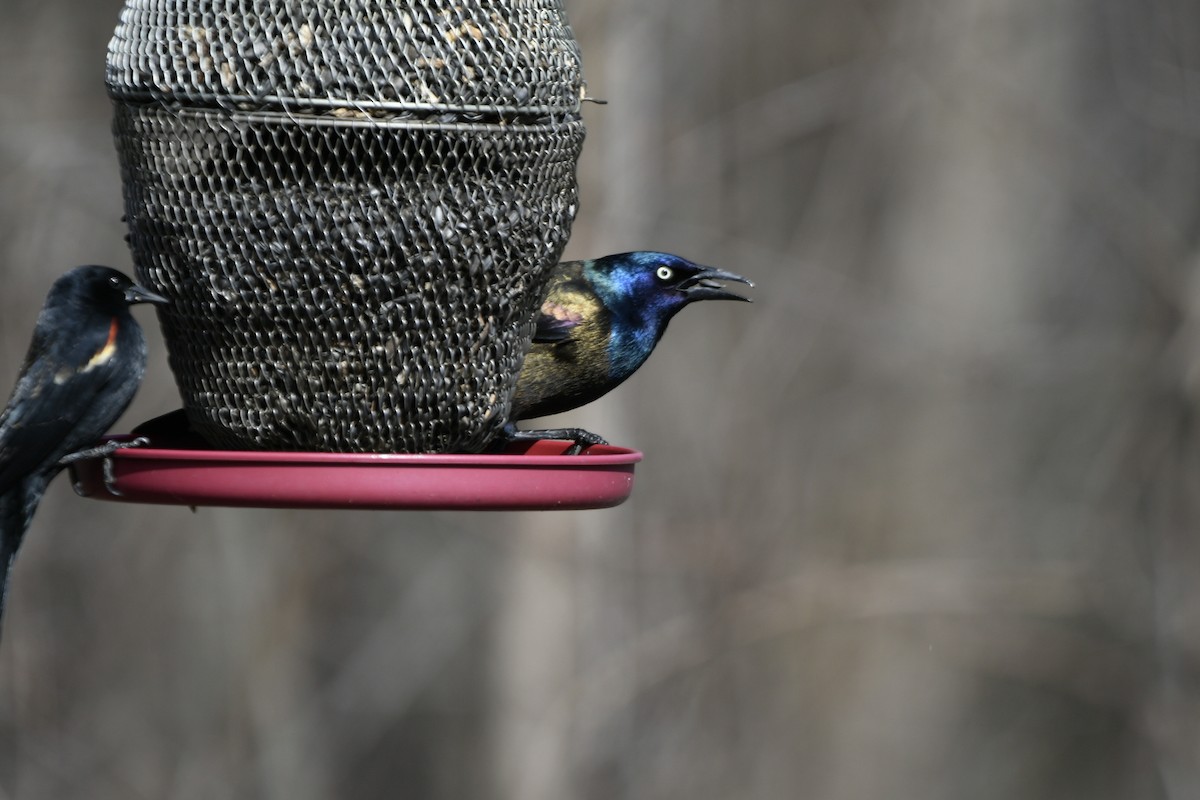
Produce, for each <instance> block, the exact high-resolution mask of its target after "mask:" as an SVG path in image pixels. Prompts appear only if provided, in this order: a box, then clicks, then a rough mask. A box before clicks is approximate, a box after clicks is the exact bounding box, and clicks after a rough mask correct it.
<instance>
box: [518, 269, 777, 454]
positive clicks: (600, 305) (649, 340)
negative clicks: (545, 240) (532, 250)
mask: <svg viewBox="0 0 1200 800" xmlns="http://www.w3.org/2000/svg"><path fill="white" fill-rule="evenodd" d="M718 281H737V282H739V283H744V284H746V285H748V286H753V285H754V284H753V283H751V282H750V281H749V280H747V279H746V278H743V277H742V276H741V275H735V274H734V273H732V272H725V271H724V270H719V269H712V268H711V267H704V266H700V265H698V264H693V263H692V262H690V261H688V260H687V259H684V258H680V257H679V256H673V255H669V254H667V253H655V252H648V251H638V252H634V253H621V254H618V255H611V256H605V257H604V258H598V259H595V260H590V261H569V262H566V263H563V264H559V265H558V267H557V268H555V271H554V273H553V274H552V275H551V278H550V282H549V284H548V286H547V289H546V295H545V299H544V300H543V303H542V308H541V312H540V314H539V315H538V319H537V328H536V331H535V333H534V336H533V346H532V348H531V349H530V351H529V354H528V355H527V356H526V357H525V364H524V366H523V367H522V368H521V373H520V375H519V376H518V378H517V389H516V394H515V395H514V397H513V405H512V414H511V416H510V422H509V423H508V425H507V426H506V427H505V429H504V434H503V439H504V440H505V441H512V440H514V439H523V440H529V439H568V440H572V441H574V442H575V443H576V445H577V446H578V447H582V446H584V445H588V444H598V443H603V441H604V440H603V439H601V438H600V437H599V436H597V435H595V434H594V433H589V432H588V431H585V430H582V429H579V428H555V429H549V430H537V431H534V430H530V431H521V430H517V427H516V420H523V419H530V418H533V417H542V416H546V415H547V414H557V413H560V412H562V411H569V410H570V409H573V408H578V407H579V406H581V405H584V404H585V403H590V402H592V401H593V400H595V399H597V398H598V397H600V396H602V395H604V394H605V393H607V392H608V391H610V390H612V389H614V388H616V387H617V386H618V385H620V384H621V382H622V381H624V380H625V379H626V378H628V377H629V376H630V375H632V374H633V373H634V372H635V371H636V370H637V368H638V367H640V366H641V365H642V364H643V363H644V362H645V361H646V359H647V358H648V357H649V356H650V353H651V352H652V351H653V350H654V347H655V345H657V344H658V340H659V339H660V338H662V335H663V332H664V331H665V330H666V329H667V323H668V322H670V321H671V318H672V317H673V316H675V314H677V313H678V312H679V311H680V309H682V308H683V307H684V306H686V305H688V304H690V303H695V302H697V301H700V300H742V301H746V302H749V300H748V298H745V297H742V296H741V295H739V294H734V293H733V292H730V291H728V290H726V289H725V288H724V287H723V286H722V285H721V284H720V283H718Z"/></svg>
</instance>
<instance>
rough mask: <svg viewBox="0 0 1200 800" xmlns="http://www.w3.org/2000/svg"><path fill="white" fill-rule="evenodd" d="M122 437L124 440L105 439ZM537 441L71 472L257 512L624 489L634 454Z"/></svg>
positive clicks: (453, 505)
mask: <svg viewBox="0 0 1200 800" xmlns="http://www.w3.org/2000/svg"><path fill="white" fill-rule="evenodd" d="M111 438H116V439H124V438H128V437H111ZM569 447H570V443H569V442H560V441H552V440H542V441H537V442H532V443H528V444H527V445H522V446H521V447H520V448H519V450H510V451H509V452H506V453H502V454H496V455H491V454H484V455H445V454H421V455H405V454H360V453H345V454H343V453H293V452H256V451H232V450H206V449H193V448H189V447H164V446H161V443H159V442H155V441H152V443H151V445H150V446H147V447H138V448H129V449H125V450H118V451H117V452H116V453H114V454H113V455H112V457H111V459H112V468H113V470H112V471H113V476H114V480H113V482H112V487H113V489H115V490H116V491H117V492H119V494H113V493H112V492H110V491H109V489H108V487H106V485H105V481H104V471H103V460H102V459H93V460H89V461H81V462H78V463H77V464H76V465H75V479H76V484H77V486H78V488H79V491H80V494H82V495H83V496H85V497H91V498H94V499H97V500H116V501H122V502H129V503H160V504H167V505H187V506H236V507H258V508H362V509H425V510H430V509H445V510H450V509H475V510H511V511H518V510H549V509H587V508H607V507H610V506H615V505H619V504H620V503H622V502H624V501H625V500H626V499H627V498H628V497H629V495H630V493H631V492H632V491H633V472H634V465H635V464H637V463H638V462H639V461H641V460H642V454H641V453H640V452H638V451H636V450H630V449H627V448H623V447H613V446H611V445H594V446H592V447H589V448H587V449H586V450H585V451H584V452H583V453H581V454H579V455H564V453H565V452H566V450H567V449H568V448H569Z"/></svg>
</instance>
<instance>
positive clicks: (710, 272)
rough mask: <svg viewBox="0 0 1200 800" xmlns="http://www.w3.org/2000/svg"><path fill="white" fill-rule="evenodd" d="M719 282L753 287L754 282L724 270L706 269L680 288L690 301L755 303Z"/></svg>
mask: <svg viewBox="0 0 1200 800" xmlns="http://www.w3.org/2000/svg"><path fill="white" fill-rule="evenodd" d="M719 281H736V282H738V283H744V284H746V285H747V286H750V287H753V286H754V282H753V281H751V280H750V279H749V278H743V277H742V276H741V275H738V274H736V273H733V272H726V271H725V270H723V269H712V268H710V267H705V268H704V269H702V270H700V271H699V272H697V273H696V274H695V275H693V276H692V277H691V278H689V279H688V280H687V282H686V283H685V284H684V285H683V286H682V287H680V288H681V290H682V291H683V293H684V295H686V296H687V299H688V301H689V302H690V301H695V300H741V301H742V302H744V303H752V302H754V301H753V300H751V299H750V298H749V297H742V296H741V295H740V294H736V293H734V292H731V291H729V290H728V289H726V288H725V287H724V286H723V285H721V284H720V283H719Z"/></svg>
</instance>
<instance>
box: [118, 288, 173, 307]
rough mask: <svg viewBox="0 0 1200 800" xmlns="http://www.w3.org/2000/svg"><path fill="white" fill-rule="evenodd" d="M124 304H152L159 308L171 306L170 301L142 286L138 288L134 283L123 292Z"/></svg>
mask: <svg viewBox="0 0 1200 800" xmlns="http://www.w3.org/2000/svg"><path fill="white" fill-rule="evenodd" d="M125 302H126V303H129V305H133V304H134V303H154V304H155V305H160V306H166V305H170V304H171V301H170V300H168V299H167V298H165V297H163V296H162V295H161V294H155V293H154V292H152V291H150V290H149V289H147V288H146V287H144V286H138V285H137V284H136V283H135V284H133V285H132V286H130V287H129V288H128V289H126V290H125Z"/></svg>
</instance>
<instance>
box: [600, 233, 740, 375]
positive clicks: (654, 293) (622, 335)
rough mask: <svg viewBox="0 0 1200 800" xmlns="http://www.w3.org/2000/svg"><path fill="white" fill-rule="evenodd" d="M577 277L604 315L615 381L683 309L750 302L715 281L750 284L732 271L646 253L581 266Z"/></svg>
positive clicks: (637, 364)
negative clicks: (707, 302)
mask: <svg viewBox="0 0 1200 800" xmlns="http://www.w3.org/2000/svg"><path fill="white" fill-rule="evenodd" d="M583 274H584V276H585V277H586V278H587V279H588V280H589V281H590V282H591V284H592V287H593V288H594V289H595V292H596V294H597V296H599V298H600V300H601V301H602V303H603V306H604V308H605V309H607V311H608V313H609V315H610V324H611V326H612V327H611V338H610V340H609V353H608V356H609V365H610V370H611V376H612V377H619V378H621V379H624V378H626V377H628V376H629V375H630V374H632V373H633V371H634V370H636V369H637V368H638V367H640V366H641V365H642V362H644V361H645V360H646V358H647V357H649V355H650V352H651V351H652V350H653V349H654V347H655V345H657V344H658V340H659V339H660V338H662V335H663V332H664V331H666V329H667V323H668V322H670V321H671V318H672V317H674V316H675V315H676V314H677V313H679V311H681V310H682V309H683V307H684V306H687V305H689V304H691V303H695V302H697V301H700V300H741V301H743V302H750V300H749V298H746V297H742V296H741V295H740V294H735V293H733V292H731V291H728V290H727V289H725V288H724V287H723V286H722V285H721V284H720V283H719V282H718V281H737V282H738V283H744V284H747V285H748V286H753V285H754V284H753V283H751V282H750V281H749V280H747V279H746V278H743V277H742V276H741V275H735V274H734V273H732V272H726V271H724V270H720V269H714V268H712V267H705V266H701V265H699V264H694V263H692V262H691V261H688V260H687V259H686V258H681V257H679V256H675V255H671V254H670V253H656V252H653V251H647V250H641V251H637V252H633V253H620V254H618V255H612V256H605V257H604V258H598V259H596V260H594V261H592V262H590V263H588V262H585V263H584V268H583Z"/></svg>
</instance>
